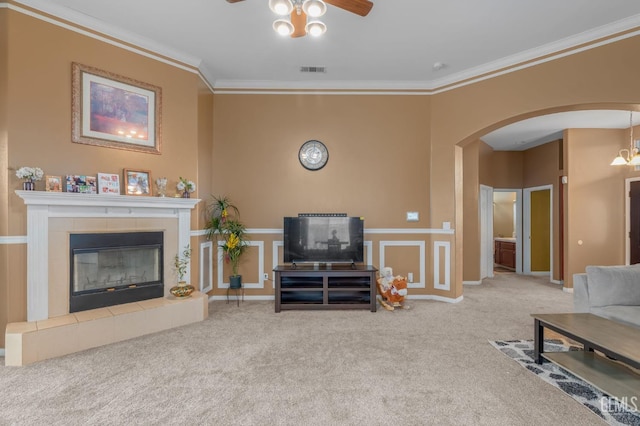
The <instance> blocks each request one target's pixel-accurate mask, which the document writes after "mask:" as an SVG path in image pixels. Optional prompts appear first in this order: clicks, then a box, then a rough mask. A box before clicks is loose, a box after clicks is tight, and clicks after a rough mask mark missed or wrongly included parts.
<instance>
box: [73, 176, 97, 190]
mask: <svg viewBox="0 0 640 426" xmlns="http://www.w3.org/2000/svg"><path fill="white" fill-rule="evenodd" d="M66 180H67V192H74V193H77V194H97V193H98V190H97V186H96V177H95V176H86V175H67V179H66Z"/></svg>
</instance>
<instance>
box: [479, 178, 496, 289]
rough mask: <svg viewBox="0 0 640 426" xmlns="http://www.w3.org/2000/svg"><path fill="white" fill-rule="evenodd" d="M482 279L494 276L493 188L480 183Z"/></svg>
mask: <svg viewBox="0 0 640 426" xmlns="http://www.w3.org/2000/svg"><path fill="white" fill-rule="evenodd" d="M479 204H480V206H479V209H480V279H481V280H482V279H483V278H493V247H494V246H493V188H492V187H490V186H487V185H480V197H479Z"/></svg>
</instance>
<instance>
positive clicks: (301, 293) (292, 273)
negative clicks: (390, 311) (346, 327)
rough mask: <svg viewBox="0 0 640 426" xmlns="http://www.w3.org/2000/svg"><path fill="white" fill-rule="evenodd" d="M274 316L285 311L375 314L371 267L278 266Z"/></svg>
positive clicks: (374, 294) (374, 278) (374, 292)
mask: <svg viewBox="0 0 640 426" xmlns="http://www.w3.org/2000/svg"><path fill="white" fill-rule="evenodd" d="M273 271H274V272H275V286H276V312H280V311H281V310H284V309H315V310H322V309H371V312H375V311H376V272H378V270H377V269H376V268H374V267H373V266H371V265H355V266H354V267H353V266H351V265H342V264H341V265H331V266H329V265H319V266H314V265H300V264H298V265H296V266H295V267H293V266H292V265H279V266H277V267H276V268H275V269H274V270H273Z"/></svg>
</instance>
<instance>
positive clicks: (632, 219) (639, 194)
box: [625, 178, 640, 265]
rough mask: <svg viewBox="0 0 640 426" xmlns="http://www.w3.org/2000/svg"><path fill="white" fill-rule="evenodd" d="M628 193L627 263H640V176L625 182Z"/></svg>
mask: <svg viewBox="0 0 640 426" xmlns="http://www.w3.org/2000/svg"><path fill="white" fill-rule="evenodd" d="M625 186H626V194H627V195H628V197H627V198H626V204H627V206H626V207H627V208H626V210H627V211H626V218H627V220H626V228H627V229H626V231H627V232H626V235H628V238H626V239H625V240H626V258H627V265H634V264H636V263H640V178H629V179H627V180H626V182H625Z"/></svg>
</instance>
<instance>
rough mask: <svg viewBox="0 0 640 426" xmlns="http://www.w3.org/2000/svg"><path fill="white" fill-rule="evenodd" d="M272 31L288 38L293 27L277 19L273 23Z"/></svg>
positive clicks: (284, 20) (289, 23)
mask: <svg viewBox="0 0 640 426" xmlns="http://www.w3.org/2000/svg"><path fill="white" fill-rule="evenodd" d="M273 29H274V30H276V32H277V33H278V34H280V35H282V36H288V35H291V33H293V25H291V22H289V21H287V20H286V19H278V20H277V21H275V22H274V23H273Z"/></svg>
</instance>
